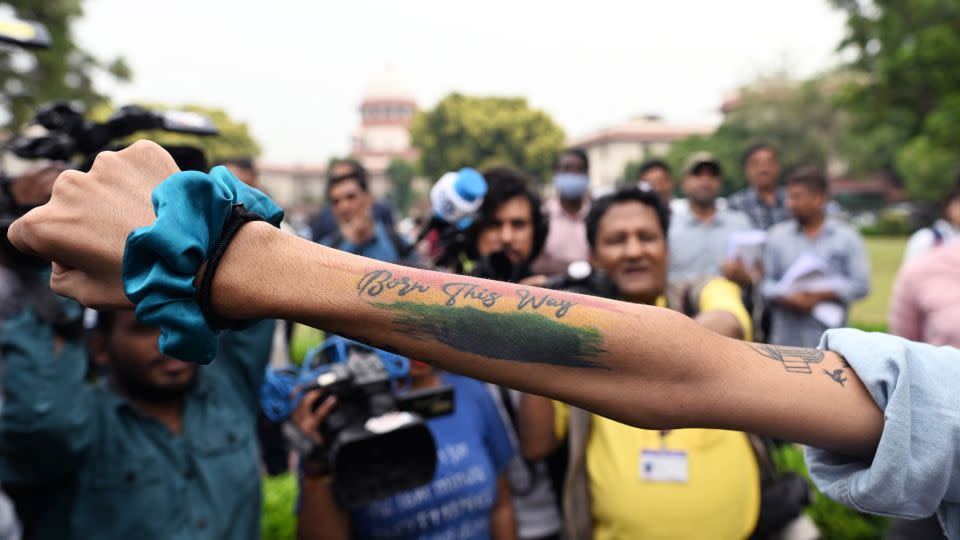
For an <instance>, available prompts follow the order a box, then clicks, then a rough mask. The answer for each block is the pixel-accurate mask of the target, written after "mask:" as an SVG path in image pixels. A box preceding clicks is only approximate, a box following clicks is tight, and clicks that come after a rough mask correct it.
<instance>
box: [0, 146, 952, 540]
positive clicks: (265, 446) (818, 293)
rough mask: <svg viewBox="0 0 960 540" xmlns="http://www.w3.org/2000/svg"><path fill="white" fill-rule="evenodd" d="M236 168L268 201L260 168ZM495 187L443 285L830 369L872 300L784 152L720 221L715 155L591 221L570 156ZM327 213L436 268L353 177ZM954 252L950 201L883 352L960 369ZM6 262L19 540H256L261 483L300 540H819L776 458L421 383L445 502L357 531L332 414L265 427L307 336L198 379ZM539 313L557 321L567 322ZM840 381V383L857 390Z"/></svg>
mask: <svg viewBox="0 0 960 540" xmlns="http://www.w3.org/2000/svg"><path fill="white" fill-rule="evenodd" d="M224 166H226V167H227V168H228V169H230V170H231V171H232V172H233V174H235V175H236V176H237V177H238V178H239V179H241V180H242V181H244V182H246V183H248V184H250V185H252V186H254V187H256V186H257V179H256V169H255V166H254V164H253V163H252V162H250V161H249V160H243V159H237V160H230V161H228V162H226V163H224ZM480 172H481V174H482V176H483V178H484V180H485V182H486V185H487V192H486V195H485V197H484V199H483V203H482V205H481V206H480V208H479V210H478V211H477V213H476V216H475V217H474V220H473V223H472V224H471V225H470V226H469V227H467V228H466V229H465V230H463V231H462V234H461V235H460V237H459V241H458V243H456V244H454V248H455V249H459V250H461V253H459V254H458V257H457V259H456V261H457V264H456V265H454V266H453V267H451V268H445V269H444V270H448V271H453V270H456V271H459V272H462V273H464V274H466V275H471V276H475V277H481V278H487V279H496V280H499V281H504V282H510V283H516V284H523V285H529V286H536V287H548V288H553V289H561V290H565V291H572V292H577V293H581V294H589V295H593V296H598V297H604V298H610V299H615V300H620V301H624V302H630V303H637V304H645V305H652V306H660V307H666V308H669V309H671V310H675V311H677V312H680V313H682V314H684V315H686V316H688V317H690V318H692V319H693V320H695V321H696V322H698V323H699V324H700V325H702V326H703V327H705V328H707V329H709V330H711V331H713V332H716V333H717V334H720V335H723V336H728V337H731V338H735V339H739V340H745V341H754V342H757V343H770V344H776V345H783V346H796V347H816V346H817V345H818V344H819V343H820V339H821V335H822V334H823V333H824V331H826V330H827V329H829V328H834V327H839V326H842V325H843V324H844V323H846V322H847V313H848V309H849V307H850V305H851V304H852V303H854V302H855V301H857V300H859V299H861V298H863V297H865V296H866V295H867V294H868V293H869V291H870V266H869V261H868V258H867V255H866V250H865V247H864V242H863V240H862V238H861V237H860V235H859V234H858V233H857V231H856V230H855V229H854V228H852V227H851V226H850V225H848V224H846V223H845V222H844V221H843V220H842V219H841V218H840V217H838V216H837V215H836V214H837V213H836V212H835V206H834V205H832V204H831V199H830V193H829V188H828V186H829V184H828V181H827V176H826V173H825V172H824V171H823V170H822V169H819V168H817V167H813V166H809V167H799V168H797V169H796V170H794V171H792V172H791V173H790V174H788V175H786V176H785V177H783V175H782V170H781V164H780V159H779V155H778V151H777V148H775V147H773V146H771V145H769V144H757V145H755V146H751V147H750V148H747V149H745V152H744V154H743V160H742V173H743V174H744V176H745V177H746V179H747V180H748V183H749V185H748V187H746V188H745V189H744V190H742V191H739V192H737V193H734V194H732V195H731V196H729V197H727V198H725V199H723V198H721V197H720V195H721V191H722V187H723V184H724V177H725V175H730V174H735V173H733V172H731V171H724V170H723V168H722V167H721V165H720V163H719V162H718V160H717V159H716V158H715V157H714V156H712V155H711V154H709V153H707V152H696V153H694V154H693V155H691V156H690V157H689V159H688V160H687V163H686V165H685V166H684V168H683V170H682V171H678V172H677V173H675V172H674V171H673V170H672V169H671V167H670V166H669V165H668V164H667V163H666V162H664V161H662V160H651V161H649V162H647V163H644V164H643V165H642V166H641V167H640V169H639V173H638V177H637V178H634V179H628V180H629V181H628V182H625V183H624V185H622V186H619V187H618V188H617V189H616V190H615V191H614V192H612V193H609V194H605V195H602V196H599V197H594V196H592V194H591V192H590V180H589V172H590V163H589V159H588V156H587V154H586V153H585V152H583V151H582V150H579V149H575V148H574V149H568V150H565V151H563V152H562V153H561V154H560V155H559V156H558V157H557V159H556V163H555V171H554V175H553V178H552V184H551V187H552V189H551V190H550V192H551V193H552V196H550V197H549V198H547V199H546V200H544V199H542V198H541V194H540V193H539V192H538V188H537V184H536V183H535V182H534V180H533V179H532V178H531V176H530V175H528V174H527V173H525V172H523V171H519V170H516V169H513V168H510V167H493V168H490V169H487V170H483V171H480ZM678 194H682V195H683V198H682V200H681V199H679V198H677V197H676V196H677V195H678ZM326 200H327V207H326V208H324V209H321V210H319V211H318V212H317V214H316V216H315V217H314V218H313V219H312V220H311V222H310V224H309V227H308V228H307V231H305V232H304V233H303V234H307V235H309V237H310V239H311V240H312V241H314V242H317V243H319V244H322V245H325V246H329V247H332V248H335V249H338V250H342V251H346V252H349V253H353V254H357V255H361V256H364V257H368V258H370V259H376V260H379V261H384V262H387V263H399V264H402V265H406V266H422V267H428V266H430V263H431V261H432V260H434V258H435V257H434V255H435V248H436V246H435V245H431V241H433V240H436V236H429V235H428V236H426V238H425V239H424V240H422V241H421V242H420V243H419V244H417V243H416V239H417V238H418V235H417V233H418V232H419V231H417V233H414V234H413V235H402V234H400V233H398V232H397V230H396V227H395V225H394V221H395V216H394V215H393V211H392V209H391V208H389V206H387V205H385V204H384V203H382V202H380V201H376V200H375V198H374V196H373V194H372V193H371V192H370V188H369V185H368V179H367V175H366V172H365V170H364V168H363V166H362V165H361V164H360V163H358V162H356V161H352V160H342V161H338V162H335V163H333V164H332V165H331V167H330V168H329V173H328V180H327V186H326ZM24 202H43V201H24ZM958 227H960V191H958V192H956V193H955V194H954V195H953V196H952V197H951V198H950V201H949V203H948V204H947V205H946V206H945V210H944V217H943V219H941V220H939V221H937V222H936V223H935V224H934V225H933V226H932V227H930V228H928V229H923V230H921V231H919V232H918V233H917V234H916V235H915V237H914V238H912V239H911V241H910V247H909V250H908V254H907V258H908V259H910V260H909V261H908V262H906V263H905V265H904V267H903V269H902V271H901V272H900V275H899V277H898V279H897V283H896V286H895V289H894V294H893V302H892V308H891V324H892V326H891V331H892V332H894V333H896V334H900V335H903V336H905V337H907V338H909V339H911V340H917V341H925V342H929V343H934V344H952V345H960V334H958V333H957V327H958V325H957V324H956V321H957V320H958V317H960V314H957V313H955V310H956V309H957V308H955V307H954V306H956V305H957V303H956V302H953V301H952V300H953V298H952V295H954V294H955V293H954V292H953V291H955V290H956V288H955V287H952V281H951V280H953V279H954V278H955V276H954V275H953V272H954V270H953V269H954V268H956V267H957V265H956V264H953V263H954V261H956V260H957V259H958V257H960V244H956V243H954V242H951V240H952V239H953V237H954V235H955V233H956V231H957V228H958ZM287 229H288V232H291V234H295V232H293V230H292V228H289V227H287ZM454 248H451V247H449V246H447V249H454ZM3 262H4V265H5V269H4V270H3V272H4V276H5V278H4V280H5V283H7V284H16V285H17V286H16V287H13V286H9V285H8V286H6V287H5V288H4V293H5V294H7V297H6V298H9V299H10V300H11V302H13V303H15V304H16V305H17V306H19V307H20V308H22V309H16V310H13V309H11V310H6V309H5V310H4V312H5V313H4V317H5V319H4V321H3V328H2V331H0V352H2V358H3V375H2V390H3V404H2V411H0V482H2V486H3V489H4V491H5V492H6V493H7V495H8V496H9V497H10V500H11V501H12V503H13V506H12V510H13V512H8V513H7V514H6V516H7V517H8V518H11V519H9V520H8V523H10V524H11V527H10V529H8V530H10V531H12V532H11V536H10V537H11V538H15V537H16V536H14V535H18V534H22V536H23V537H24V538H57V539H65V538H103V539H110V538H118V539H119V538H124V539H129V538H143V539H148V538H256V537H257V536H258V535H259V531H260V529H259V525H258V523H259V515H260V506H261V493H260V491H261V488H260V486H261V484H260V478H261V476H262V475H264V474H279V473H282V472H286V471H288V470H292V471H293V472H294V473H295V474H296V476H297V479H298V489H299V495H298V500H297V504H296V508H291V509H290V511H291V512H296V516H297V519H298V523H299V525H298V527H299V536H300V537H301V538H305V539H309V538H430V539H441V538H450V539H454V538H457V539H459V538H496V539H512V538H519V539H523V540H538V539H542V540H548V539H560V538H566V539H581V538H598V539H632V538H750V537H752V538H796V539H803V538H817V537H818V532H817V530H816V527H815V525H814V524H813V523H812V522H811V521H810V520H809V518H807V517H806V516H805V514H804V513H803V509H804V507H805V506H806V505H807V504H809V502H810V499H809V496H810V494H809V491H808V488H807V484H806V481H805V480H804V479H803V478H800V477H798V476H794V475H790V474H780V473H778V471H777V470H776V468H775V467H774V466H773V464H772V461H771V450H772V449H773V448H774V447H776V446H777V445H779V444H785V443H782V442H780V441H776V440H772V439H769V438H765V437H761V436H759V435H756V434H752V433H746V432H740V431H728V430H720V429H675V430H647V429H640V428H635V427H631V426H628V425H625V424H623V423H620V422H617V421H614V420H611V419H608V418H605V417H603V416H599V415H596V414H593V413H591V412H589V411H587V410H584V409H581V408H578V407H575V406H573V405H569V404H565V403H561V402H559V401H554V400H551V399H548V398H545V397H541V396H537V395H534V394H529V393H523V392H519V391H517V390H512V389H508V388H506V387H501V386H497V385H493V384H488V383H482V382H479V381H477V380H474V379H470V378H467V377H464V376H461V375H454V374H450V373H447V372H444V371H442V370H440V369H438V368H437V367H435V366H433V365H431V364H430V363H424V362H418V361H417V359H415V358H412V359H410V367H409V373H408V374H407V376H406V377H405V378H404V380H403V383H402V384H401V385H399V386H398V388H397V391H398V392H401V393H402V392H417V391H421V390H425V389H431V388H437V387H440V386H444V385H445V386H449V387H451V388H453V390H454V407H453V409H452V412H451V413H450V414H447V415H441V416H437V417H435V418H430V419H428V420H427V421H426V423H427V426H428V428H429V430H430V432H431V434H432V435H433V438H434V441H435V446H436V453H437V456H436V462H437V467H436V472H435V475H434V478H433V479H432V481H431V482H429V483H428V484H426V485H423V486H421V487H418V488H415V489H412V490H405V491H402V492H399V493H395V494H392V495H390V496H388V497H385V498H381V499H379V500H376V501H373V502H370V503H367V504H363V505H355V506H347V505H344V504H342V501H340V500H338V497H337V496H336V494H335V493H334V491H333V489H332V483H331V481H330V477H331V470H330V467H331V463H330V461H329V459H328V458H327V456H328V453H327V452H326V451H325V448H326V447H327V446H329V445H330V443H331V441H329V440H325V438H324V436H323V435H322V434H323V433H324V430H323V429H321V426H323V425H324V423H325V422H326V421H327V419H328V418H329V417H330V415H331V414H332V413H333V412H334V411H335V410H336V408H337V407H338V405H339V404H338V402H337V399H336V397H333V396H328V395H326V394H324V393H323V392H322V391H320V390H313V391H309V392H306V393H305V394H304V395H302V396H300V397H299V401H298V405H297V406H296V409H295V410H294V412H293V414H292V415H291V416H290V418H289V419H288V420H287V421H286V422H285V424H284V425H282V426H281V425H279V424H276V423H272V422H270V421H269V420H268V419H267V418H266V417H265V416H264V415H263V414H262V413H261V412H260V409H261V394H262V389H263V387H264V384H265V382H264V380H265V376H266V375H267V374H268V373H269V372H270V371H271V370H274V371H277V370H282V369H285V368H286V367H287V366H288V365H289V364H290V362H291V358H290V354H289V347H288V344H289V341H290V339H291V335H292V334H293V332H294V330H295V325H294V324H293V323H292V322H288V321H273V320H268V321H263V322H259V323H257V324H255V325H253V326H251V327H249V328H243V329H235V330H231V331H227V332H224V333H223V334H222V335H221V336H220V337H219V341H220V348H219V353H218V355H217V358H216V359H215V360H214V361H213V362H212V363H211V364H210V365H202V366H198V365H196V364H192V363H187V362H182V361H180V360H178V359H174V358H170V357H167V356H164V355H162V354H161V353H160V349H159V347H158V341H159V339H160V338H161V335H160V329H159V328H156V327H151V326H148V325H145V324H143V323H141V322H138V320H137V319H136V318H135V317H134V316H133V314H132V313H131V312H125V311H100V312H98V313H97V314H96V317H95V318H93V317H91V316H89V315H87V316H86V317H85V316H84V312H83V310H82V309H81V308H80V306H79V305H77V304H74V303H73V302H72V301H69V300H66V299H63V298H58V297H56V296H54V295H52V294H51V293H49V290H43V286H42V285H43V284H44V283H46V281H45V280H46V279H47V278H48V276H49V269H45V268H44V267H42V266H33V267H28V268H24V267H22V266H21V267H13V264H12V261H10V260H9V259H7V258H5V260H4V261H3ZM38 275H39V276H41V277H40V278H36V276H38ZM531 301H533V302H537V301H538V300H537V299H536V298H533V297H531ZM539 301H540V302H544V303H546V302H548V299H547V297H541V299H540V300H539ZM10 305H13V304H10ZM550 305H551V306H552V307H553V309H556V310H558V311H557V314H558V317H562V315H561V314H560V313H561V311H560V310H563V309H564V307H563V305H562V304H560V303H557V304H550ZM93 320H95V323H93V322H91V321H93ZM346 337H349V336H346ZM784 365H785V366H787V363H786V362H784ZM787 369H788V371H789V366H787ZM824 371H825V372H826V370H824ZM842 371H843V370H837V372H834V373H833V374H832V375H831V373H829V372H826V373H827V374H828V375H831V376H832V377H834V380H835V381H836V382H837V383H839V384H840V385H843V383H844V381H845V380H846V379H844V378H843V373H842ZM14 514H15V516H16V518H17V520H16V521H18V522H19V524H20V525H19V526H16V525H12V524H13V523H14V520H13V517H14ZM2 516H4V514H3V513H2V512H0V517H2ZM918 526H923V527H927V528H930V529H933V531H934V533H939V531H938V530H937V529H936V528H937V527H938V525H937V524H936V521H935V520H933V521H927V522H926V523H923V524H921V525H918V524H915V523H909V522H904V523H902V524H898V525H897V526H895V527H894V534H904V535H905V536H904V537H912V538H916V537H918V536H916V534H918V533H917V531H918V529H917V528H916V527H918ZM17 530H19V532H14V531H17ZM925 530H926V529H925ZM904 531H905V532H904ZM911 531H912V532H911ZM939 534H942V533H939Z"/></svg>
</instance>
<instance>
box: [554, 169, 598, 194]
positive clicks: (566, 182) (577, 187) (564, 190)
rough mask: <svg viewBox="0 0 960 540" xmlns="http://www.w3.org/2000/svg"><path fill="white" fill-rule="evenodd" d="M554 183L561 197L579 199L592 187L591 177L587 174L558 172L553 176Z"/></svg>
mask: <svg viewBox="0 0 960 540" xmlns="http://www.w3.org/2000/svg"><path fill="white" fill-rule="evenodd" d="M553 185H554V187H556V188H557V193H559V194H560V198H561V199H567V200H572V199H579V198H580V197H583V194H584V193H586V192H587V188H588V187H590V178H588V177H587V175H585V174H578V173H558V174H556V175H554V177H553Z"/></svg>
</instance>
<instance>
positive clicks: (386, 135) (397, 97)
mask: <svg viewBox="0 0 960 540" xmlns="http://www.w3.org/2000/svg"><path fill="white" fill-rule="evenodd" d="M416 110H417V101H416V98H415V96H414V94H413V91H412V90H411V89H410V85H409V84H408V83H407V79H406V78H405V77H404V76H403V74H401V73H400V72H399V71H397V70H396V69H394V68H391V67H388V68H386V69H384V70H383V71H381V72H380V73H378V74H377V75H376V76H374V77H373V79H371V80H370V81H369V82H368V83H367V85H366V87H365V88H364V91H363V101H362V102H361V103H360V118H361V121H360V127H359V129H357V131H356V133H355V134H354V135H353V144H352V145H351V151H350V154H351V155H352V156H353V157H354V158H356V159H358V160H359V161H360V162H361V163H363V166H364V167H366V168H367V172H368V173H369V175H370V189H371V191H372V192H373V194H374V195H375V196H377V197H383V196H384V195H386V194H387V193H389V191H390V186H389V182H388V180H387V177H386V171H387V167H388V166H389V165H390V161H392V160H393V159H397V158H399V159H404V160H407V161H414V160H416V159H417V157H418V155H419V152H418V151H417V150H416V149H415V148H413V147H412V146H411V145H410V131H409V128H410V122H411V121H412V120H413V114H414V113H415V112H416Z"/></svg>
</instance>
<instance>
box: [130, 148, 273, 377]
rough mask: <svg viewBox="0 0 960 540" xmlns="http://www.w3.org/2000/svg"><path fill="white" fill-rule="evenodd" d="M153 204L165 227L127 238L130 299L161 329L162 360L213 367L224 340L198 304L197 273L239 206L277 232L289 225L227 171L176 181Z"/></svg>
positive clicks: (159, 190) (188, 174) (185, 175)
mask: <svg viewBox="0 0 960 540" xmlns="http://www.w3.org/2000/svg"><path fill="white" fill-rule="evenodd" d="M151 200H152V201H153V210H154V212H155V213H156V214H157V220H156V221H155V222H154V223H153V225H149V226H147V227H141V228H139V229H137V230H135V231H133V232H131V233H130V236H128V237H127V244H126V249H125V250H124V253H123V271H122V277H123V292H124V293H125V294H126V295H127V298H129V299H130V301H131V302H133V303H134V304H135V305H136V306H137V311H136V313H137V319H138V320H139V321H141V322H143V323H145V324H150V325H154V326H159V327H160V352H162V353H163V354H166V355H168V356H172V357H174V358H178V359H180V360H185V361H192V362H200V363H204V364H206V363H209V362H210V361H212V360H213V358H214V357H215V356H216V354H217V333H216V332H214V331H213V330H211V329H210V327H209V326H208V325H207V321H206V319H204V317H203V313H202V312H201V311H200V306H199V304H197V301H196V296H195V292H196V291H195V289H194V286H193V281H194V278H195V277H196V274H197V271H198V270H199V269H200V265H201V264H203V262H204V261H205V260H206V259H207V257H208V256H209V255H210V253H211V252H212V251H213V249H214V247H215V246H216V243H217V241H218V239H219V238H220V234H221V233H222V232H223V227H224V225H225V224H226V222H227V218H228V217H229V216H230V211H231V209H232V208H233V206H234V205H236V204H243V206H244V208H245V209H246V210H248V211H250V212H254V213H257V214H259V215H261V216H262V217H263V218H264V219H266V220H267V221H268V222H269V223H271V224H273V225H274V226H279V224H280V220H281V219H283V210H281V209H280V207H278V206H277V205H276V204H274V202H273V201H272V200H270V198H269V197H267V196H266V195H264V194H263V193H261V192H259V191H257V190H256V189H253V188H252V187H250V186H248V185H246V184H244V183H243V182H241V181H240V180H237V178H236V177H235V176H233V174H231V173H230V171H229V170H227V168H226V167H215V168H214V169H213V170H211V171H210V174H205V173H202V172H199V171H184V172H179V173H176V174H174V175H173V176H171V177H170V178H167V179H166V180H164V181H163V183H161V184H160V185H159V186H157V187H156V188H155V189H154V190H153V195H152V197H151ZM250 322H251V323H253V322H254V321H250Z"/></svg>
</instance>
